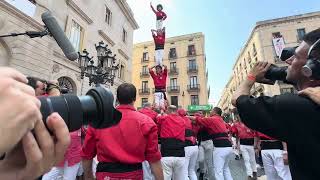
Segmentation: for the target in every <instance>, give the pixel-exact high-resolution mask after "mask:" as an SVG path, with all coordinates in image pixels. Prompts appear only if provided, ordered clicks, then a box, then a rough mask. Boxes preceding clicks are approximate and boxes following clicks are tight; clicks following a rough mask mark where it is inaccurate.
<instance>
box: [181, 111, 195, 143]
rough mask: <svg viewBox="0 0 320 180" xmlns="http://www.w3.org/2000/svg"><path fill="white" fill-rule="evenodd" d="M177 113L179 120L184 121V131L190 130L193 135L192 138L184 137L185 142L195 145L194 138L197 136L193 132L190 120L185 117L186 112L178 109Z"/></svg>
mask: <svg viewBox="0 0 320 180" xmlns="http://www.w3.org/2000/svg"><path fill="white" fill-rule="evenodd" d="M177 113H178V114H179V116H180V117H181V118H183V119H184V123H185V129H186V130H187V129H188V130H191V131H192V133H193V136H189V137H186V140H188V141H191V142H192V144H195V143H196V141H197V139H196V136H197V135H196V134H195V132H194V129H195V128H194V127H193V126H192V122H191V120H190V119H189V118H188V117H186V115H187V112H186V111H185V110H184V109H178V111H177Z"/></svg>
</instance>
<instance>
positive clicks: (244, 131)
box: [232, 122, 257, 139]
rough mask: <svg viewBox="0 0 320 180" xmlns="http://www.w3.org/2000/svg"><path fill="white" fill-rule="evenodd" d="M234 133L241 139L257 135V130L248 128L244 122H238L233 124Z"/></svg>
mask: <svg viewBox="0 0 320 180" xmlns="http://www.w3.org/2000/svg"><path fill="white" fill-rule="evenodd" d="M232 133H233V134H235V135H236V136H237V137H238V138H240V139H252V138H254V137H256V136H257V133H256V131H254V130H252V129H250V128H248V127H247V126H246V125H245V124H243V123H242V122H236V123H234V124H233V126H232Z"/></svg>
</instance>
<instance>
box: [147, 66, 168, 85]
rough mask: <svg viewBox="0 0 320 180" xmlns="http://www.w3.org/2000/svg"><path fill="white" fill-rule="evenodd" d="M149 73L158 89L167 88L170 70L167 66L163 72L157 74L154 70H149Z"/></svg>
mask: <svg viewBox="0 0 320 180" xmlns="http://www.w3.org/2000/svg"><path fill="white" fill-rule="evenodd" d="M149 73H150V75H151V77H152V79H153V83H154V87H155V88H156V89H166V83H167V76H168V70H167V69H166V68H165V69H164V70H163V72H162V73H160V74H159V75H158V74H155V73H154V72H153V70H149Z"/></svg>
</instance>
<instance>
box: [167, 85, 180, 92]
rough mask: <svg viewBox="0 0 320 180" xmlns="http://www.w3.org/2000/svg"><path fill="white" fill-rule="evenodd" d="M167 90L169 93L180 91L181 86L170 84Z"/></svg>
mask: <svg viewBox="0 0 320 180" xmlns="http://www.w3.org/2000/svg"><path fill="white" fill-rule="evenodd" d="M167 91H168V93H180V86H169V87H168V88H167Z"/></svg>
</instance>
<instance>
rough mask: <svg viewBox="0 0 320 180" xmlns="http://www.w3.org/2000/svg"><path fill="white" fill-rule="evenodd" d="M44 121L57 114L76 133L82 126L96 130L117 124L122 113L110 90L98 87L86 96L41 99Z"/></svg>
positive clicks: (67, 95)
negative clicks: (88, 125) (54, 113)
mask: <svg viewBox="0 0 320 180" xmlns="http://www.w3.org/2000/svg"><path fill="white" fill-rule="evenodd" d="M39 100H40V101H41V108H40V111H41V114H42V117H43V120H44V122H45V120H46V119H47V117H48V116H49V115H50V114H51V113H53V112H57V113H59V115H60V116H61V117H62V118H63V119H64V121H65V123H66V125H67V126H68V128H69V131H70V132H72V131H75V130H78V129H80V128H81V126H82V125H86V124H90V125H91V126H92V127H94V128H97V129H99V128H107V127H110V126H112V125H115V124H117V123H118V122H119V121H120V119H121V113H120V112H119V111H117V110H116V109H115V108H114V106H113V100H114V99H113V95H112V93H111V91H110V90H107V89H105V88H103V87H97V88H94V89H91V90H89V91H88V93H87V95H86V96H80V97H78V96H75V95H70V94H66V95H62V96H52V97H40V98H39Z"/></svg>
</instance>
